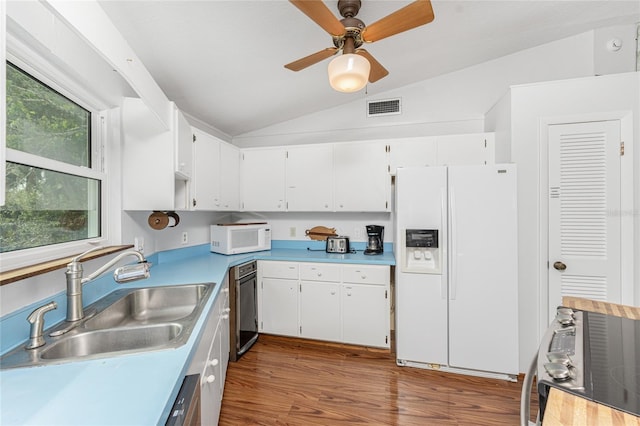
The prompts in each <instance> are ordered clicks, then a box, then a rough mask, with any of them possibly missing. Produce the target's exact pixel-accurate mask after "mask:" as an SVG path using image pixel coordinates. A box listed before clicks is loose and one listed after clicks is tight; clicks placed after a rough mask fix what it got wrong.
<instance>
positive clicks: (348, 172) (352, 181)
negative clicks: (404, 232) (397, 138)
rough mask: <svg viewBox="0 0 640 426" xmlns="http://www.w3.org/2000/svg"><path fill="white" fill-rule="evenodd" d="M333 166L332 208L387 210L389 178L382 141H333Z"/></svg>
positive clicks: (339, 209) (362, 210)
mask: <svg viewBox="0 0 640 426" xmlns="http://www.w3.org/2000/svg"><path fill="white" fill-rule="evenodd" d="M333 167H334V197H335V210H336V211H361V212H365V211H372V212H376V211H380V212H381V211H389V209H390V203H389V198H390V195H389V193H390V178H389V174H388V172H387V153H386V145H385V144H384V143H382V142H358V143H337V144H334V147H333Z"/></svg>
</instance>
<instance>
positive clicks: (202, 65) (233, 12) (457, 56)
mask: <svg viewBox="0 0 640 426" xmlns="http://www.w3.org/2000/svg"><path fill="white" fill-rule="evenodd" d="M325 3H326V5H327V6H328V7H329V9H330V10H331V11H332V12H335V14H336V16H338V11H337V1H336V0H331V1H326V2H325ZM362 3H363V4H362V8H361V9H360V12H359V14H358V18H359V19H361V20H362V21H364V22H365V24H370V23H373V22H375V21H377V20H378V19H380V18H382V17H384V16H386V15H387V14H389V13H391V12H393V11H395V10H397V9H399V8H401V7H403V6H405V5H407V4H409V3H410V1H404V0H363V1H362ZM100 4H101V5H102V7H103V8H104V10H105V11H106V13H107V14H108V15H109V17H110V18H111V20H112V21H113V22H114V24H115V25H116V27H117V28H118V29H119V30H120V32H121V33H122V34H123V35H124V36H125V38H126V39H127V40H128V42H129V43H130V45H131V47H132V48H133V49H134V50H135V51H136V53H137V54H138V56H139V57H140V58H141V60H142V61H143V63H144V64H145V66H146V67H147V69H148V70H149V71H150V72H151V74H152V75H153V77H154V79H155V80H156V81H157V83H158V84H159V85H160V87H161V88H162V89H163V91H164V92H165V93H166V95H167V97H168V98H169V99H171V100H173V101H175V102H176V103H177V104H178V106H179V107H180V108H181V109H182V110H183V111H185V112H186V113H188V114H189V115H191V116H193V117H195V118H197V119H199V120H202V121H203V122H205V123H208V124H209V125H211V126H214V127H216V128H217V129H219V130H221V131H223V132H225V133H227V134H228V135H230V136H236V135H240V134H243V133H246V132H249V131H252V130H256V129H260V128H263V127H266V126H268V125H271V124H274V123H278V122H282V121H286V120H289V119H292V118H296V117H299V116H302V115H306V114H309V113H312V112H316V111H319V110H324V109H327V108H331V107H334V106H337V105H340V104H344V103H347V102H350V101H352V100H353V99H354V97H357V96H360V97H362V96H363V92H359V93H355V94H344V93H338V92H335V91H333V90H332V89H331V88H330V86H329V83H328V79H327V65H328V62H329V60H325V61H323V62H320V63H318V64H315V65H313V66H311V67H309V68H307V69H305V70H302V71H300V72H292V71H290V70H287V69H285V68H284V64H287V63H289V62H292V61H294V60H296V59H299V58H301V57H303V56H306V55H309V54H311V53H314V52H317V51H319V50H321V49H323V48H326V47H331V46H332V45H333V44H332V41H331V37H330V36H329V35H328V34H327V33H326V32H325V31H324V30H323V29H322V28H320V27H319V26H318V25H316V24H315V23H314V22H313V21H312V20H311V19H309V18H308V17H307V16H305V15H304V14H303V13H301V12H300V11H299V10H298V9H297V8H295V7H294V6H293V5H292V4H291V3H290V2H288V1H285V0H254V1H244V0H231V1H221V0H195V1H190V0H181V1H169V0H156V1H133V0H129V1H117V0H103V1H100ZM433 10H434V14H435V20H434V21H433V22H432V23H430V24H428V25H425V26H422V27H418V28H416V29H413V30H410V31H407V32H404V33H401V34H398V35H395V36H393V37H389V38H386V39H384V40H380V41H378V42H375V43H373V44H370V45H367V50H368V51H369V52H370V53H371V54H372V55H374V56H375V58H376V59H377V60H378V61H379V62H380V63H382V65H384V66H385V67H386V68H387V69H388V70H389V75H388V76H387V77H386V78H383V79H382V80H380V81H378V82H376V83H374V84H369V85H368V86H367V88H366V91H367V94H368V95H369V96H375V95H376V94H379V93H382V92H386V91H389V90H392V89H395V88H398V87H401V86H405V85H408V84H411V83H415V82H418V81H421V80H425V79H428V78H431V77H434V76H437V75H440V74H444V73H447V72H451V71H454V70H458V69H461V68H465V67H468V66H471V65H475V64H478V63H481V62H485V61H487V60H491V59H494V58H497V57H500V56H504V55H507V54H510V53H513V52H516V51H519V50H523V49H527V48H530V47H534V46H538V45H541V44H544V43H547V42H550V41H553V40H557V39H561V38H564V37H568V36H571V35H575V34H579V33H582V32H585V31H588V30H591V29H595V28H600V27H605V26H611V25H618V24H631V23H635V22H638V21H639V20H640V2H638V1H636V0H626V1H607V0H605V1H599V0H582V1H578V0H576V1H555V0H549V1H541V0H504V1H491V0H473V1H458V0H434V1H433ZM541 66H543V64H541Z"/></svg>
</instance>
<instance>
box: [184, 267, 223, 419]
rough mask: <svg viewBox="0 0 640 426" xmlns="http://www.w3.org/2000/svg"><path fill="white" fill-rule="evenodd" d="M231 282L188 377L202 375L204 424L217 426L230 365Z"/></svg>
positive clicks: (214, 310)
mask: <svg viewBox="0 0 640 426" xmlns="http://www.w3.org/2000/svg"><path fill="white" fill-rule="evenodd" d="M228 307H229V280H228V278H227V277H225V281H224V283H223V287H222V289H221V290H220V293H219V295H218V299H217V300H216V302H215V305H214V306H213V308H212V310H211V312H210V314H209V318H208V320H207V324H206V325H205V329H204V334H203V335H202V338H201V340H200V343H199V345H198V347H197V348H196V353H195V355H194V357H193V360H192V361H191V364H190V365H189V368H188V370H187V374H200V400H201V404H200V406H201V413H200V416H201V419H202V424H203V425H216V424H218V419H219V417H220V408H221V406H222V394H223V390H224V380H225V377H226V372H227V365H228V362H229V311H228Z"/></svg>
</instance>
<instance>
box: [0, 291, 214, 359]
mask: <svg viewBox="0 0 640 426" xmlns="http://www.w3.org/2000/svg"><path fill="white" fill-rule="evenodd" d="M214 288H215V284H214V283H204V284H190V285H176V286H166V287H146V288H138V289H126V290H116V291H114V292H112V293H110V294H108V295H107V296H105V297H103V298H102V299H100V300H98V301H97V302H95V303H93V304H92V305H89V306H88V307H87V308H86V309H85V318H84V319H82V320H80V321H77V322H74V323H68V322H62V323H60V324H58V325H56V326H55V327H52V328H51V329H49V330H47V331H46V335H45V345H44V346H41V347H39V348H36V349H25V348H24V346H21V347H19V348H16V349H14V350H12V351H11V352H9V353H7V354H6V355H4V356H3V357H2V358H0V368H2V369H6V368H17V367H35V366H39V365H46V364H58V363H62V362H71V361H78V360H85V359H94V358H104V357H111V356H118V355H124V354H131V353H139V352H145V351H151V350H162V349H170V348H177V347H179V346H182V345H184V344H185V343H186V342H187V340H188V339H189V336H190V335H191V332H192V331H193V328H194V326H195V323H196V322H197V320H198V318H199V317H200V314H201V313H202V309H203V308H204V306H205V304H206V302H207V300H208V299H209V297H210V296H211V294H212V291H213V289H214ZM52 335H53V336H54V337H52Z"/></svg>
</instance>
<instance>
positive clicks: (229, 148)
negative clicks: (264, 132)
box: [219, 142, 240, 211]
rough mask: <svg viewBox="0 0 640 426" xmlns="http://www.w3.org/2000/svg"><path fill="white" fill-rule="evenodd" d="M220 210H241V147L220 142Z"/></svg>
mask: <svg viewBox="0 0 640 426" xmlns="http://www.w3.org/2000/svg"><path fill="white" fill-rule="evenodd" d="M219 193H220V200H219V201H220V206H219V210H231V211H237V210H240V149H239V148H237V147H235V146H233V145H231V144H229V143H226V142H220V189H219Z"/></svg>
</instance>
